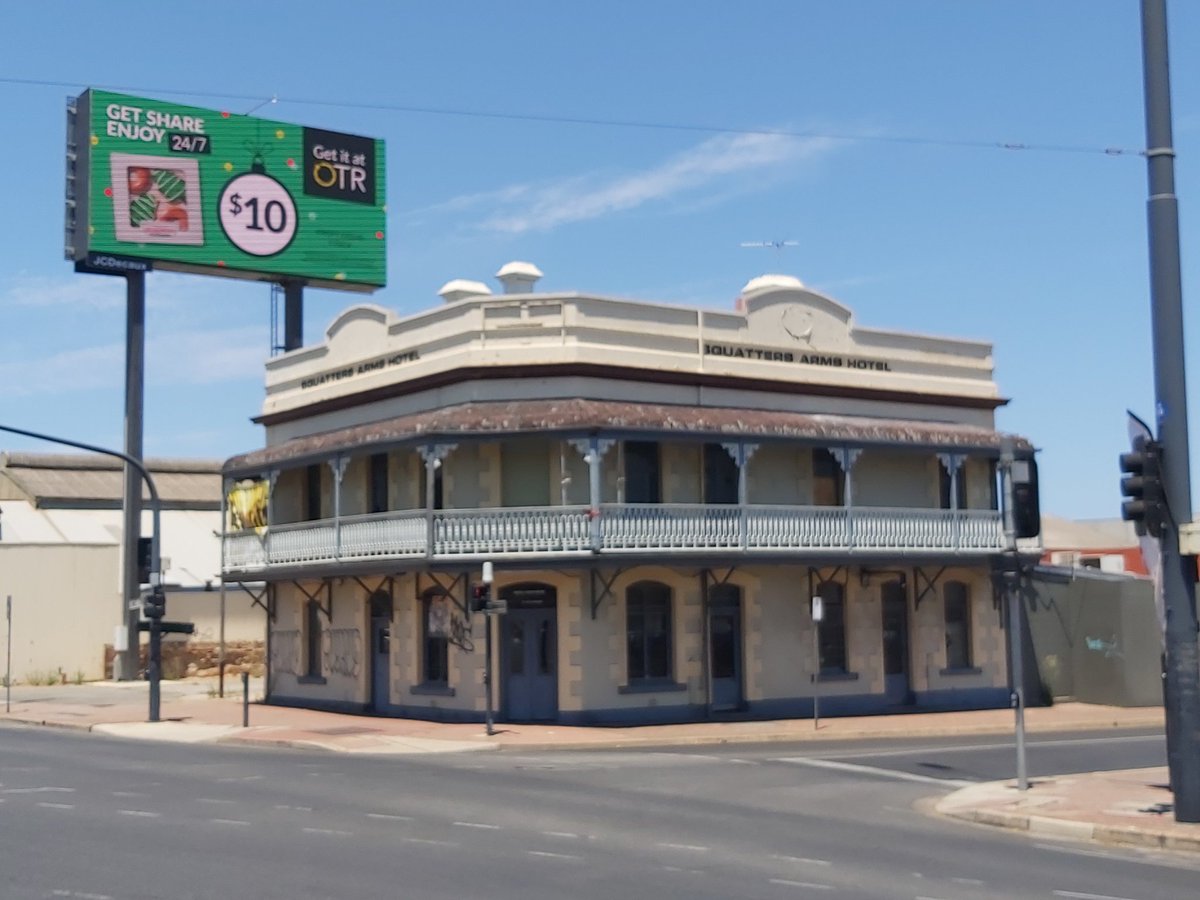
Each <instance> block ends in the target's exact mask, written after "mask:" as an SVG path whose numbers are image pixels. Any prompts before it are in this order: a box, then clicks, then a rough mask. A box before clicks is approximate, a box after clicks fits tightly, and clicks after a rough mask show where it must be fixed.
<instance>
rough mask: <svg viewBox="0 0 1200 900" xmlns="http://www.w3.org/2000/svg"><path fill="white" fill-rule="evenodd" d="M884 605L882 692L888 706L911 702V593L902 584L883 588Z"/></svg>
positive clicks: (898, 583)
mask: <svg viewBox="0 0 1200 900" xmlns="http://www.w3.org/2000/svg"><path fill="white" fill-rule="evenodd" d="M880 599H881V600H882V601H883V602H882V603H881V604H880V605H881V606H882V608H883V690H884V695H885V696H886V697H887V701H888V703H892V704H895V705H898V706H906V705H908V704H909V703H911V702H912V690H911V687H910V685H909V680H908V590H907V589H906V587H905V584H904V582H903V581H889V582H887V583H886V584H884V585H883V586H882V588H881V597H880Z"/></svg>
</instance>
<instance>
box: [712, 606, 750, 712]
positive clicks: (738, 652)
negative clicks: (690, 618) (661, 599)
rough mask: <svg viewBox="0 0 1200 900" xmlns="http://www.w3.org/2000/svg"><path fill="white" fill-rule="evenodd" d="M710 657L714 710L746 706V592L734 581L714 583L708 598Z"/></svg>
mask: <svg viewBox="0 0 1200 900" xmlns="http://www.w3.org/2000/svg"><path fill="white" fill-rule="evenodd" d="M708 660H709V672H710V675H711V680H712V700H711V704H712V711H713V712H730V711H733V710H737V709H740V708H741V706H742V592H741V589H740V588H738V587H736V586H735V585H732V584H717V585H713V586H712V588H711V589H710V591H709V600H708Z"/></svg>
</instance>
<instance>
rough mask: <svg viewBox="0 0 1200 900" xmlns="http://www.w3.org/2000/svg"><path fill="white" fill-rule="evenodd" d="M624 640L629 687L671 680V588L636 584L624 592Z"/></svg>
mask: <svg viewBox="0 0 1200 900" xmlns="http://www.w3.org/2000/svg"><path fill="white" fill-rule="evenodd" d="M625 640H626V648H627V656H626V658H627V660H628V673H627V674H628V679H629V683H630V684H635V683H638V682H647V681H665V680H668V679H670V678H671V677H672V671H673V666H672V653H673V651H672V647H671V643H672V641H671V589H670V588H669V587H667V586H666V585H665V584H659V583H658V582H656V581H639V582H638V583H637V584H633V585H630V586H629V587H628V588H627V589H626V591H625Z"/></svg>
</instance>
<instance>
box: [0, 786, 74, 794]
mask: <svg viewBox="0 0 1200 900" xmlns="http://www.w3.org/2000/svg"><path fill="white" fill-rule="evenodd" d="M3 793H5V794H73V793H75V788H69V787H35V788H5V789H4V791H3Z"/></svg>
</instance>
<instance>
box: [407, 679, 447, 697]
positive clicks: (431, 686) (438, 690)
mask: <svg viewBox="0 0 1200 900" xmlns="http://www.w3.org/2000/svg"><path fill="white" fill-rule="evenodd" d="M408 692H409V693H410V694H419V695H421V696H425V697H453V696H454V688H452V687H450V686H449V685H446V684H438V683H437V682H430V683H426V684H414V685H413V686H412V687H410V688H409V689H408Z"/></svg>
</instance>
